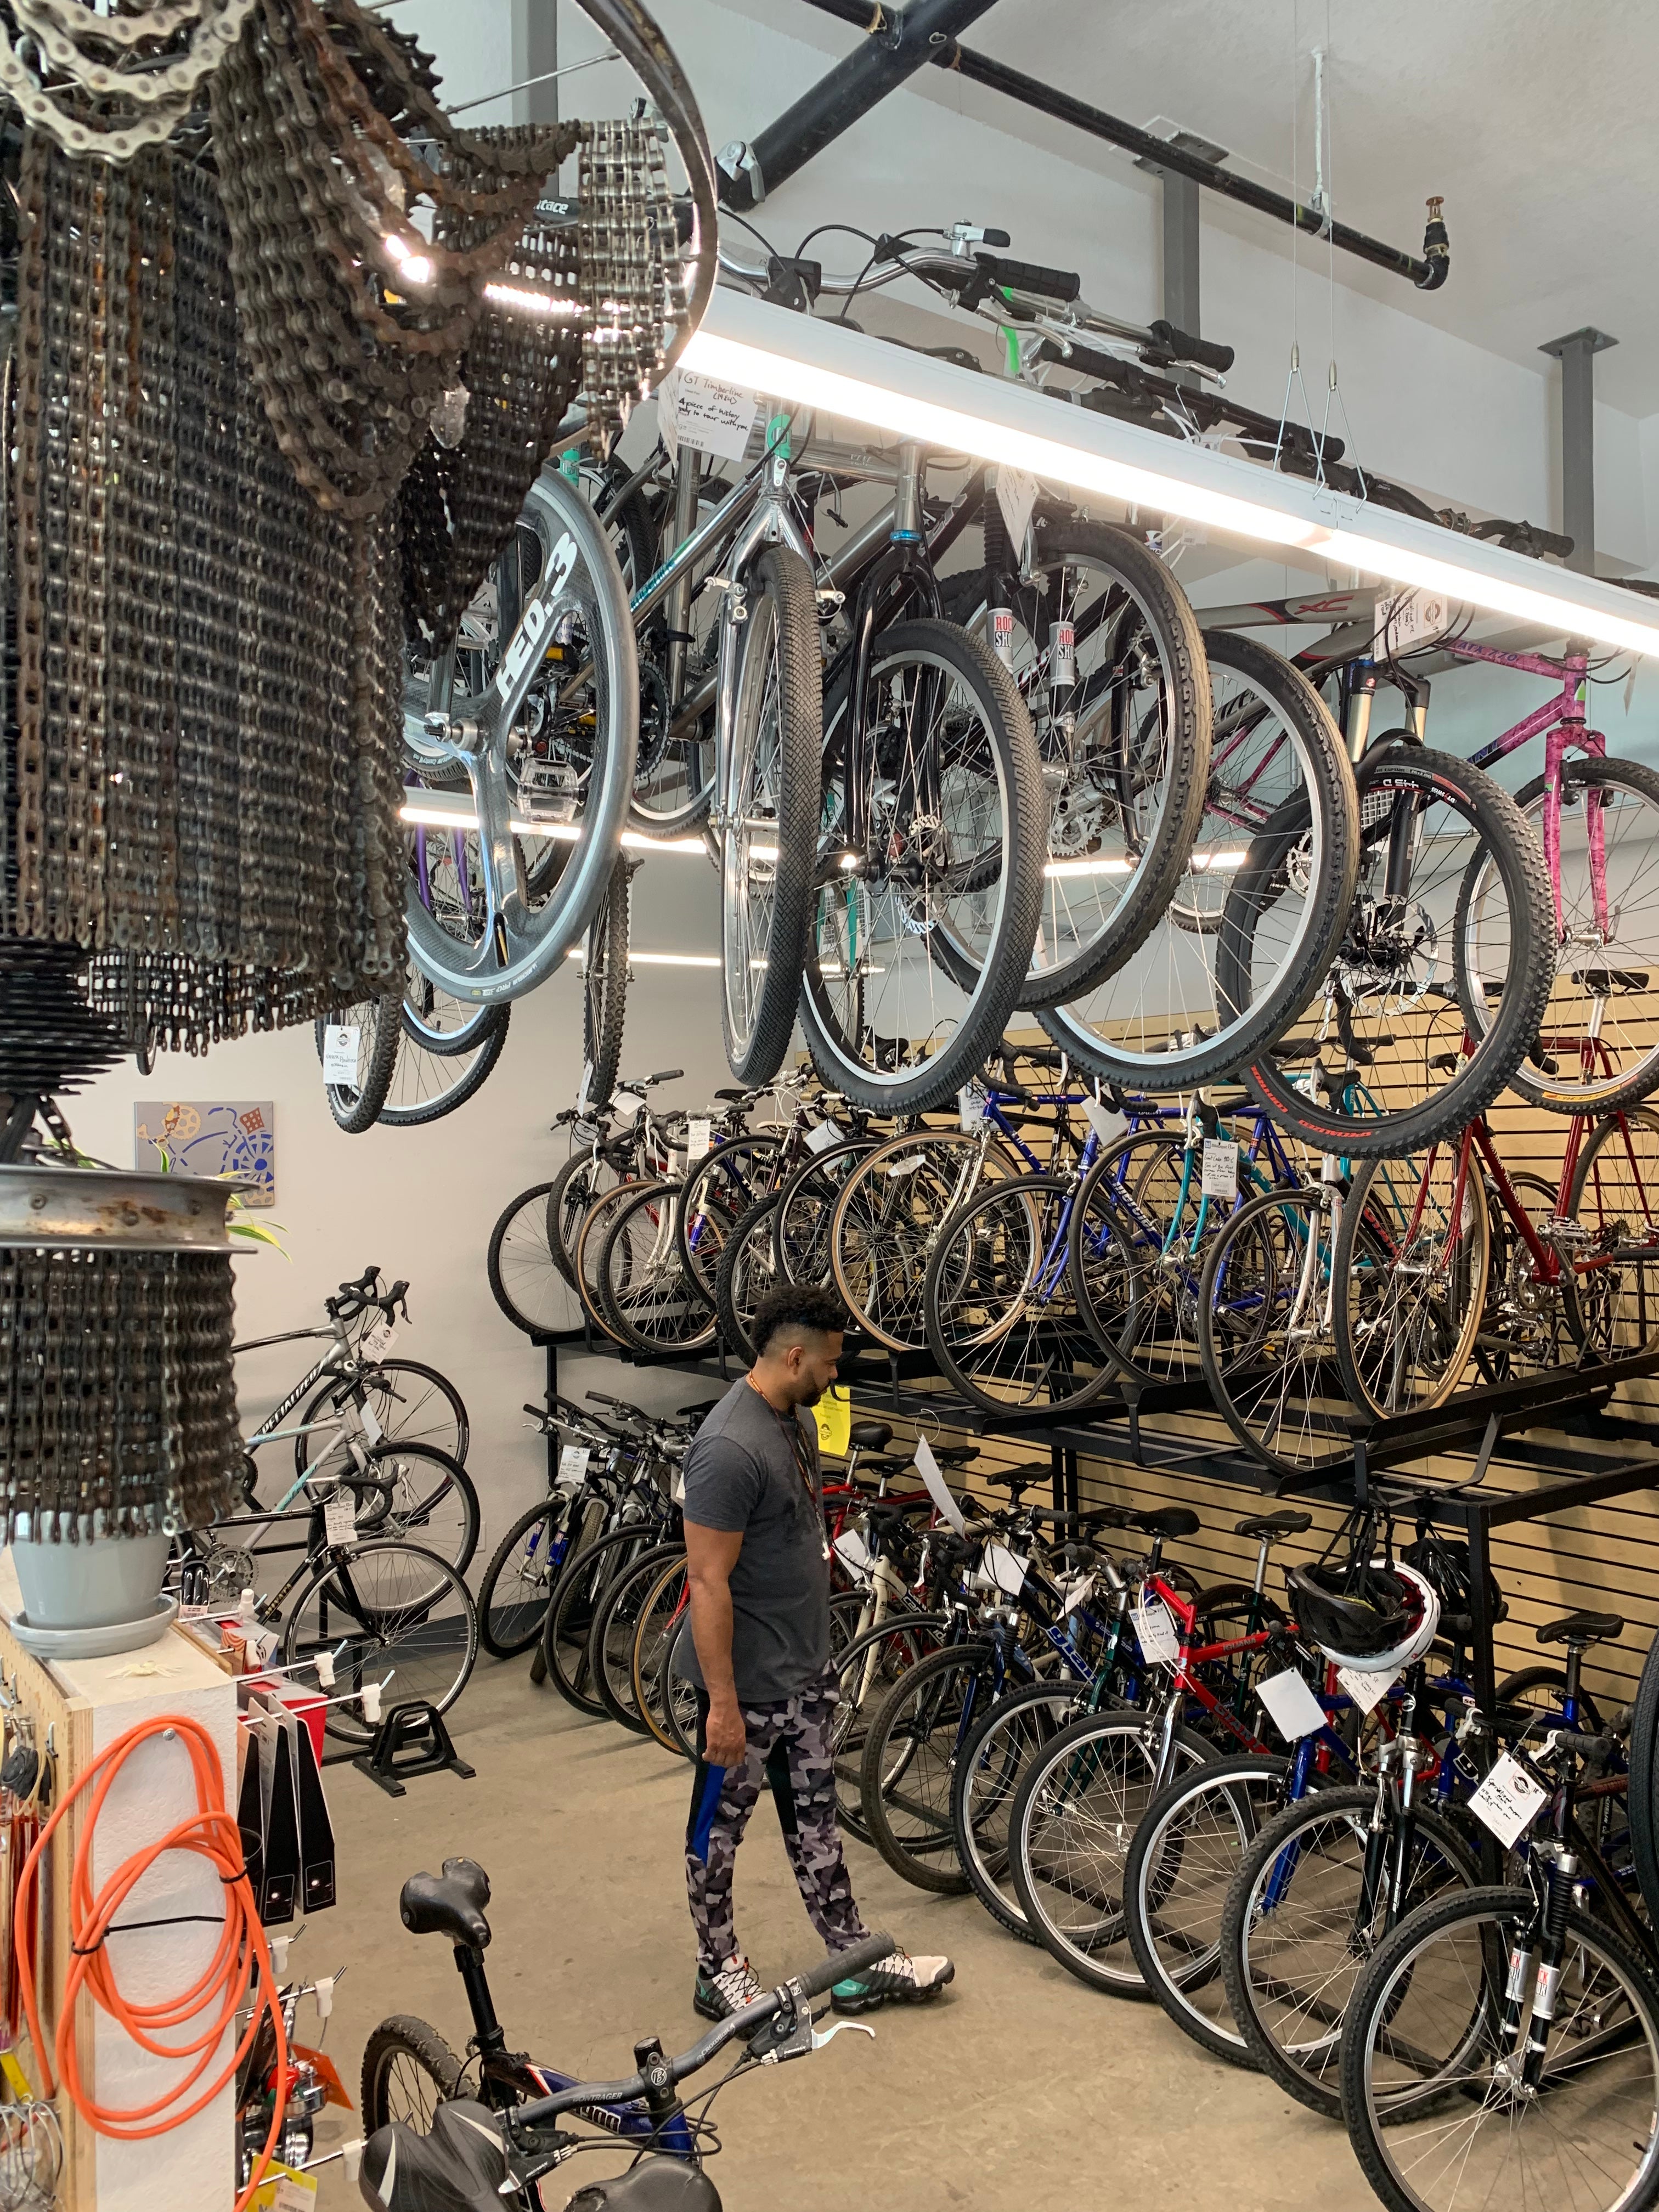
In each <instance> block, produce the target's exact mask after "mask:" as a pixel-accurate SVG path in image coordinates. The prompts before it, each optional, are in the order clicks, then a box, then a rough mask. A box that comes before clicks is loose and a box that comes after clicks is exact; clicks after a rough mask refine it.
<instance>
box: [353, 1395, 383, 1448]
mask: <svg viewBox="0 0 1659 2212" xmlns="http://www.w3.org/2000/svg"><path fill="white" fill-rule="evenodd" d="M357 1418H358V1419H359V1420H360V1421H361V1422H362V1425H363V1434H364V1435H365V1436H366V1437H368V1441H369V1442H370V1443H372V1444H378V1443H383V1442H384V1441H385V1437H386V1431H385V1430H384V1429H383V1428H382V1427H381V1426H380V1415H379V1414H378V1413H376V1412H375V1410H374V1401H372V1400H371V1399H368V1398H365V1399H364V1400H363V1402H362V1406H361V1407H359V1408H358V1412H357Z"/></svg>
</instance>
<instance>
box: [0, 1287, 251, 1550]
mask: <svg viewBox="0 0 1659 2212" xmlns="http://www.w3.org/2000/svg"><path fill="white" fill-rule="evenodd" d="M233 1304H234V1300H233V1284H232V1276H231V1266H230V1255H229V1254H228V1253H226V1252H142V1251H123V1250H118V1249H110V1248H108V1247H90V1248H89V1247H86V1246H72V1247H63V1248H58V1249H40V1248H35V1249H30V1248H27V1247H15V1246H13V1247H7V1248H5V1249H0V1541H3V1542H6V1543H9V1542H10V1541H11V1540H12V1538H13V1536H14V1535H15V1534H19V1533H21V1532H20V1529H19V1523H20V1522H24V1523H25V1524H26V1530H27V1533H28V1534H33V1535H36V1536H37V1537H38V1536H40V1535H41V1534H45V1535H46V1536H48V1537H49V1538H51V1539H52V1540H54V1541H58V1540H63V1539H67V1540H68V1541H70V1542H76V1541H80V1540H81V1539H82V1538H83V1537H85V1536H87V1535H88V1534H90V1533H91V1530H90V1526H89V1524H88V1521H87V1518H86V1516H88V1515H90V1514H92V1513H94V1512H101V1513H102V1514H103V1515H104V1516H106V1517H105V1521H104V1523H103V1530H102V1533H105V1534H120V1535H134V1536H136V1535H143V1534H149V1533H152V1532H155V1531H157V1530H161V1529H162V1528H179V1527H195V1526H198V1525H200V1524H202V1523H204V1522H207V1521H210V1520H211V1519H212V1518H213V1516H215V1514H216V1513H223V1512H225V1511H227V1510H229V1509H230V1507H231V1505H232V1504H233V1501H234V1484H233V1483H232V1480H231V1478H230V1476H229V1474H228V1473H227V1470H228V1469H230V1468H235V1467H238V1466H239V1465H240V1456H241V1440H240V1432H239V1430H238V1425H237V1419H236V1392H235V1386H234V1382H233V1380H232V1365H231V1340H232V1334H233V1328H232V1316H233Z"/></svg>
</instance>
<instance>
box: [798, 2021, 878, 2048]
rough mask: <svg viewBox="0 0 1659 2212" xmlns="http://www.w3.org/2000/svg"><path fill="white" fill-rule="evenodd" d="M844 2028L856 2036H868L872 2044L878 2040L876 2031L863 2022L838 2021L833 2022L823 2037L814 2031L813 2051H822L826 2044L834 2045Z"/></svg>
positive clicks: (815, 2029) (825, 2030)
mask: <svg viewBox="0 0 1659 2212" xmlns="http://www.w3.org/2000/svg"><path fill="white" fill-rule="evenodd" d="M844 2027H850V2028H851V2029H852V2031H853V2033H854V2035H867V2036H868V2037H869V2039H870V2040H871V2042H872V2043H873V2042H874V2041H875V2039H876V2031H875V2029H874V2028H873V2027H868V2026H867V2025H866V2023H865V2022H864V2021H861V2020H837V2021H832V2022H831V2023H830V2025H829V2027H826V2028H825V2029H824V2031H823V2034H822V2035H820V2034H819V2033H818V2032H817V2028H816V2027H815V2028H814V2029H813V2030H812V2048H813V2050H814V2051H822V2050H823V2046H824V2045H825V2044H826V2043H833V2042H834V2041H835V2039H836V2037H837V2036H838V2035H839V2034H840V2033H841V2032H842V2029H843V2028H844Z"/></svg>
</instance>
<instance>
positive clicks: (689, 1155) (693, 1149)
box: [685, 1115, 714, 1162]
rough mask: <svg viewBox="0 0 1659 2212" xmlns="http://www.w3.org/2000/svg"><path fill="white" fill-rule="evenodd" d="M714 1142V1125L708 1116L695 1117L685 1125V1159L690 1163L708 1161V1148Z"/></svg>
mask: <svg viewBox="0 0 1659 2212" xmlns="http://www.w3.org/2000/svg"><path fill="white" fill-rule="evenodd" d="M713 1143H714V1123H713V1122H712V1121H710V1120H709V1119H708V1116H707V1115H696V1116H694V1118H693V1119H692V1120H690V1121H688V1122H687V1123H686V1125H685V1157H686V1159H687V1160H688V1162H690V1161H695V1160H702V1159H707V1158H708V1148H709V1146H711V1145H712V1144H713Z"/></svg>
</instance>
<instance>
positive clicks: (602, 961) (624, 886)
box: [580, 853, 636, 1112]
mask: <svg viewBox="0 0 1659 2212" xmlns="http://www.w3.org/2000/svg"><path fill="white" fill-rule="evenodd" d="M635 865H636V864H635V862H634V861H633V860H630V859H629V856H628V854H625V853H618V854H617V865H616V866H615V867H614V868H612V870H611V882H610V884H609V886H608V888H607V890H606V891H605V897H604V899H603V900H602V901H601V902H600V904H599V911H598V912H597V913H596V914H595V915H594V916H593V919H592V921H591V922H589V924H588V925H587V945H586V952H585V957H584V958H583V961H582V1081H581V1093H580V1103H582V1104H583V1105H584V1106H586V1108H587V1109H589V1110H590V1111H591V1112H598V1111H599V1110H600V1109H603V1108H604V1107H605V1106H607V1105H609V1104H610V1103H611V1092H612V1091H614V1090H615V1089H616V1086H617V1073H618V1071H619V1069H620V1067H621V1064H622V1040H623V1009H624V1007H625V1006H626V1004H627V1000H628V951H629V903H630V893H629V887H630V885H631V884H632V883H633V880H634V869H635Z"/></svg>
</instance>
